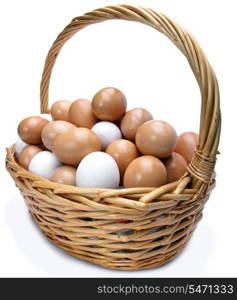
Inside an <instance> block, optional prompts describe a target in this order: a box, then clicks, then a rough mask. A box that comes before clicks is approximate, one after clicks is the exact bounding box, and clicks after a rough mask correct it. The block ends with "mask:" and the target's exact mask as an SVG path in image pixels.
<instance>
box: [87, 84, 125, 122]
mask: <svg viewBox="0 0 237 300" xmlns="http://www.w3.org/2000/svg"><path fill="white" fill-rule="evenodd" d="M126 107H127V100H126V97H125V95H124V94H123V93H122V92H121V91H120V90H118V89H116V88H113V87H107V88H104V89H102V90H100V91H99V92H98V93H96V94H95V96H94V97H93V99H92V111H93V113H94V115H95V116H96V117H97V118H98V119H100V120H105V121H115V120H118V119H120V118H121V117H122V116H123V115H124V113H125V112H126Z"/></svg>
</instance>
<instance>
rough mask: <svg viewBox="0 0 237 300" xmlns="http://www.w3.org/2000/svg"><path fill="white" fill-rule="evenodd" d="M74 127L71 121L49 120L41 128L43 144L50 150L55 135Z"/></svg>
mask: <svg viewBox="0 0 237 300" xmlns="http://www.w3.org/2000/svg"><path fill="white" fill-rule="evenodd" d="M72 127H75V126H74V125H73V124H72V123H69V122H67V121H59V120H57V121H51V122H49V123H48V124H47V125H46V126H45V127H44V128H43V130H42V133H41V138H42V142H43V144H44V146H45V147H46V148H47V149H49V150H52V145H53V142H54V140H55V139H56V137H57V136H58V135H59V134H61V133H63V132H65V131H67V130H68V129H69V128H72Z"/></svg>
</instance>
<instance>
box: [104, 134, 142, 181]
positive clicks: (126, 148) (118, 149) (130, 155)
mask: <svg viewBox="0 0 237 300" xmlns="http://www.w3.org/2000/svg"><path fill="white" fill-rule="evenodd" d="M106 153H108V154H110V155H111V156H112V157H113V158H114V160H115V161H116V163H117V165H118V167H119V171H120V176H121V177H122V176H123V174H124V172H125V170H126V168H127V166H128V165H129V164H130V163H131V162H132V161H133V160H134V159H135V158H137V157H138V151H137V147H136V146H135V144H134V143H132V142H131V141H128V140H124V139H119V140H116V141H114V142H112V143H111V144H110V145H109V146H108V147H107V149H106Z"/></svg>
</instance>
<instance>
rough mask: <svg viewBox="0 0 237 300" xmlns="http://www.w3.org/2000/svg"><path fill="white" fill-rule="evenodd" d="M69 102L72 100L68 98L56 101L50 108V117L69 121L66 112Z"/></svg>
mask: <svg viewBox="0 0 237 300" xmlns="http://www.w3.org/2000/svg"><path fill="white" fill-rule="evenodd" d="M71 104H72V102H71V101H68V100H59V101H56V102H55V103H54V104H53V105H52V106H51V109H50V112H51V116H52V119H53V120H61V121H67V122H69V114H68V112H69V108H70V105H71Z"/></svg>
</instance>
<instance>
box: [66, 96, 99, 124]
mask: <svg viewBox="0 0 237 300" xmlns="http://www.w3.org/2000/svg"><path fill="white" fill-rule="evenodd" d="M69 119H70V122H71V123H73V124H75V125H76V126H78V127H85V128H90V129H91V128H92V127H93V126H94V125H95V123H97V122H98V119H97V118H96V117H95V116H94V115H93V113H92V108H91V102H90V101H89V100H86V99H78V100H76V101H74V102H73V103H72V104H71V106H70V109H69Z"/></svg>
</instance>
